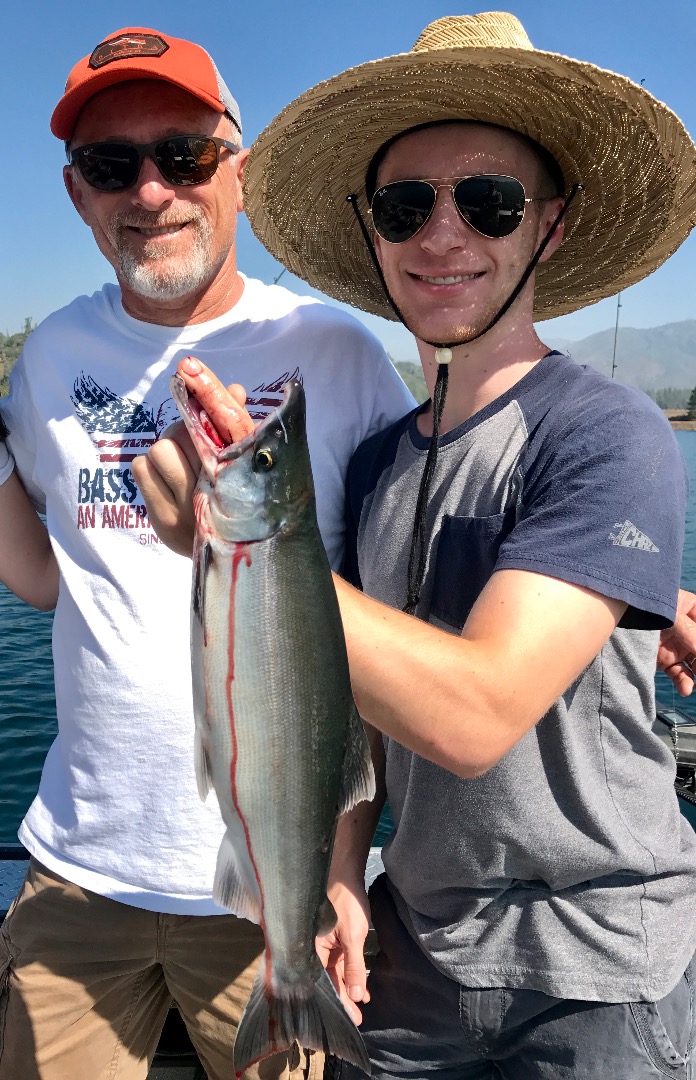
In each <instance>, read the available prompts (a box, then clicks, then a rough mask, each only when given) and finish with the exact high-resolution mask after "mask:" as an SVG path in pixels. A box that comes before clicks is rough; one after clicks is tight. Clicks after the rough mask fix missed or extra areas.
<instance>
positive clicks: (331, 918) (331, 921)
mask: <svg viewBox="0 0 696 1080" xmlns="http://www.w3.org/2000/svg"><path fill="white" fill-rule="evenodd" d="M336 921H337V915H336V909H335V908H334V906H333V904H332V903H331V901H330V900H329V898H328V896H326V897H324V902H323V904H322V905H321V907H320V908H319V911H318V913H317V930H316V932H317V935H319V937H323V936H324V934H330V933H331V931H332V930H333V928H334V926H335V925H336Z"/></svg>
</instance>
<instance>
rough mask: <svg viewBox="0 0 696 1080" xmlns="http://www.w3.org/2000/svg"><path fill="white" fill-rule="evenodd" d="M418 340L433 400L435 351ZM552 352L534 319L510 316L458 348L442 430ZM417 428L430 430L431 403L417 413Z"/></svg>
mask: <svg viewBox="0 0 696 1080" xmlns="http://www.w3.org/2000/svg"><path fill="white" fill-rule="evenodd" d="M416 343H417V345H418V352H419V354H420V359H421V364H422V367H423V374H424V376H425V382H426V385H427V387H428V391H429V393H430V396H431V398H432V395H433V390H434V387H435V380H436V378H437V367H438V365H437V362H436V360H435V349H434V348H433V346H432V345H428V344H427V343H426V342H424V341H420V340H418V339H416ZM548 352H549V348H548V346H546V345H544V343H543V342H542V341H541V339H540V338H539V337H538V336H537V334H536V331H535V329H534V325H533V323H532V322H531V320H529V321H525V322H524V323H522V324H521V325H510V322H509V321H508V320H507V319H506V318H503V319H501V321H500V323H499V324H498V325H496V326H494V327H493V328H492V329H491V330H489V331H488V333H487V334H484V335H483V337H481V338H479V339H478V340H477V341H472V342H471V343H470V344H464V345H459V346H457V347H456V348H454V349H453V350H452V362H451V363H450V365H449V385H448V390H447V399H446V402H445V409H444V412H443V415H442V422H441V425H440V434H441V435H444V434H445V433H446V432H448V431H451V430H452V428H455V427H458V426H459V424H463V423H464V422H465V421H466V420H468V419H469V418H470V417H471V416H474V415H475V414H476V413H477V412H480V411H481V409H483V408H485V406H486V405H488V404H489V403H490V402H491V401H495V399H496V398H498V397H500V395H501V394H504V393H505V392H506V391H507V390H509V389H510V387H511V386H514V385H515V384H516V383H518V382H519V381H520V379H523V378H524V376H525V375H526V374H527V373H528V372H529V371H531V369H532V368H533V367H535V366H536V365H537V364H538V363H539V361H540V360H541V358H542V357H543V356H545V355H546V354H547V353H548ZM418 429H419V431H420V432H421V434H422V435H430V434H432V406H429V407H428V409H426V410H425V411H424V412H423V413H421V414H420V415H419V417H418Z"/></svg>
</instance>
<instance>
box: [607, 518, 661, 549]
mask: <svg viewBox="0 0 696 1080" xmlns="http://www.w3.org/2000/svg"><path fill="white" fill-rule="evenodd" d="M614 528H615V529H618V530H619V531H618V532H617V533H609V539H610V540H611V542H612V544H613V545H614V547H625V548H637V549H638V550H639V551H659V550H660V549H659V547H656V546H655V544H653V542H652V540H651V539H650V537H649V536H646V535H645V533H644V532H641V531H640V529H637V528H636V526H635V525H634V524H633V522H632V521H629V520H628V519H626V521H624V522H623V523H622V522H620V521H617V522H615V523H614Z"/></svg>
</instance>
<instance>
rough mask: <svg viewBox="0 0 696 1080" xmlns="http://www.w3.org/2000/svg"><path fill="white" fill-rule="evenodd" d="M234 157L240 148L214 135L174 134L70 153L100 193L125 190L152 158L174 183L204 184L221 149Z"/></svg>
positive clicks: (89, 145) (95, 145)
mask: <svg viewBox="0 0 696 1080" xmlns="http://www.w3.org/2000/svg"><path fill="white" fill-rule="evenodd" d="M223 146H224V147H225V148H226V149H227V150H231V151H232V153H233V154H236V153H238V151H239V147H238V146H236V145H235V144H234V143H232V142H228V141H227V139H216V138H215V137H214V136H213V135H170V136H169V138H167V139H157V141H156V142H151V143H126V142H99V143H87V144H86V145H85V146H78V147H77V148H76V149H75V150H73V151H72V152H71V154H70V164H71V165H75V166H77V168H78V169H79V170H80V174H81V175H82V177H83V178H84V179H85V180H86V181H87V183H88V184H89V185H90V187H93V188H96V189H97V191H125V190H126V188H129V187H132V186H133V184H134V183H135V181H136V180H137V179H138V175H139V173H140V166H141V165H142V163H143V158H144V157H151V158H152V159H153V161H154V162H155V164H156V165H157V168H158V169H159V171H160V172H161V173H162V176H163V177H164V179H165V180H167V181H169V183H170V184H178V185H180V186H183V187H193V186H194V185H195V184H204V183H205V181H206V180H210V178H211V176H213V175H214V173H215V170H216V169H217V167H218V165H219V163H220V149H221V147H223Z"/></svg>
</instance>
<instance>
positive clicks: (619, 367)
mask: <svg viewBox="0 0 696 1080" xmlns="http://www.w3.org/2000/svg"><path fill="white" fill-rule="evenodd" d="M542 336H543V327H542ZM548 344H549V345H555V346H556V348H562V349H564V350H565V351H567V352H569V353H570V355H571V356H572V357H573V359H574V360H576V361H577V362H578V363H579V364H591V365H592V367H594V368H597V370H598V371H603V372H604V374H605V375H611V360H612V352H613V349H614V330H613V329H611V330H602V331H600V333H598V334H592V335H590V337H586V338H583V339H582V340H581V341H565V342H560V341H549V342H548ZM614 378H615V379H620V380H621V382H625V383H630V384H631V385H632V386H639V387H640V388H641V389H642V390H655V389H657V388H658V387H661V386H682V387H684V388H688V389H690V390H691V389H693V387H694V386H696V319H685V320H684V321H683V322H675V323H667V324H666V325H665V326H656V327H654V328H653V329H651V330H635V329H634V328H633V327H630V326H627V327H619V333H618V337H617V341H616V372H615V374H614Z"/></svg>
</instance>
